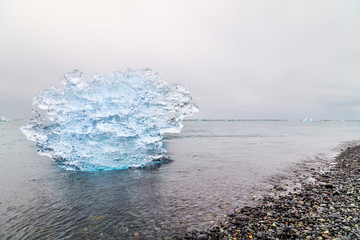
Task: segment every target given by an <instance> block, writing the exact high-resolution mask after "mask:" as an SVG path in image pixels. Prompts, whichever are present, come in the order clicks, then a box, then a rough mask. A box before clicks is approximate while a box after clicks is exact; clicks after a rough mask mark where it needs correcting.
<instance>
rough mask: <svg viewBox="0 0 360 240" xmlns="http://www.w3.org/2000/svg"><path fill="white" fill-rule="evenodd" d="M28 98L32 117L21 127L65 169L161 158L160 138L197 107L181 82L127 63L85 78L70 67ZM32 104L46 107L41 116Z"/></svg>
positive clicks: (176, 130) (110, 167)
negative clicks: (56, 83)
mask: <svg viewBox="0 0 360 240" xmlns="http://www.w3.org/2000/svg"><path fill="white" fill-rule="evenodd" d="M61 79H62V87H63V88H62V89H61V88H56V87H52V88H49V89H45V90H43V91H42V92H40V93H39V94H38V95H37V96H36V97H35V98H34V99H33V107H34V108H33V110H32V114H33V116H32V118H31V119H30V120H29V122H28V123H27V124H26V125H25V126H22V127H21V131H22V132H23V133H24V134H25V135H26V137H27V138H28V139H29V140H32V141H35V142H36V146H37V151H38V153H39V154H41V155H46V156H48V157H50V158H52V159H54V160H55V161H56V162H57V163H58V164H59V165H60V166H61V167H62V168H63V169H65V170H78V171H102V170H105V171H106V170H117V169H126V168H137V167H143V166H147V165H151V164H153V163H154V162H159V161H160V160H161V159H166V158H167V157H168V156H167V151H166V148H165V146H164V145H163V142H162V138H163V135H164V134H165V133H179V132H180V131H181V129H182V127H183V125H182V120H183V118H184V117H185V116H190V115H192V114H193V113H195V112H198V108H197V106H196V104H195V102H194V101H193V99H192V98H191V96H190V91H189V90H188V88H187V87H185V86H184V85H180V84H171V83H167V82H165V81H163V80H162V78H161V77H160V75H159V74H157V73H155V72H153V71H151V70H150V69H138V70H132V69H128V70H125V71H116V72H113V73H110V74H103V75H100V74H98V75H95V76H93V77H92V78H91V79H87V78H86V77H85V74H84V73H82V72H80V71H78V70H74V71H72V72H69V73H67V74H65V75H64V76H63V77H62V78H61ZM36 108H39V109H43V110H45V111H46V119H45V120H44V121H43V120H42V117H41V116H40V114H39V113H38V111H37V110H36Z"/></svg>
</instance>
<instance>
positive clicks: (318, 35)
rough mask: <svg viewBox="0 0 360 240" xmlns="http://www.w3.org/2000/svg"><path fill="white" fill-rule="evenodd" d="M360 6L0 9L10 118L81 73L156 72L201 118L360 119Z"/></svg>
mask: <svg viewBox="0 0 360 240" xmlns="http://www.w3.org/2000/svg"><path fill="white" fill-rule="evenodd" d="M359 13H360V1H357V0H353V1H348V0H336V1H333V0H308V1H304V0H301V1H289V0H282V1H276V0H271V1H268V0H264V1H261V0H257V1H240V0H233V1H231V0H218V1H212V0H188V1H187V0H178V1H172V0H163V1H160V0H151V1H149V0H144V1H140V0H101V1H100V0H0V81H1V86H0V117H1V116H5V117H8V118H28V117H30V115H31V102H32V98H33V97H34V96H35V95H36V94H37V93H38V92H39V91H41V90H42V89H44V88H48V87H50V86H58V85H59V76H60V75H62V74H64V73H66V72H69V71H71V70H73V69H79V70H81V71H83V72H85V73H86V74H87V75H88V76H90V77H91V76H92V75H93V74H95V73H109V72H113V71H115V70H121V69H126V68H145V67H149V68H152V69H153V70H154V71H156V72H158V73H160V75H161V76H162V77H163V78H164V80H165V81H168V82H177V83H183V84H185V85H187V86H188V87H189V88H190V90H191V92H192V96H193V98H194V99H195V101H196V102H197V104H198V105H199V107H200V112H201V113H200V114H198V115H196V116H194V117H196V118H198V117H199V118H282V119H283V118H286V119H302V118H305V117H311V118H313V119H360V14H359Z"/></svg>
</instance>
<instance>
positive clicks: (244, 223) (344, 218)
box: [183, 146, 360, 240]
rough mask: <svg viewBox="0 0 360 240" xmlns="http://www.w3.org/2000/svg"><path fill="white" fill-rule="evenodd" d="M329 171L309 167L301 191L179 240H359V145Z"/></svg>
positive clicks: (301, 179)
mask: <svg viewBox="0 0 360 240" xmlns="http://www.w3.org/2000/svg"><path fill="white" fill-rule="evenodd" d="M328 167H329V168H328V169H329V170H328V171H319V170H318V169H315V168H310V169H309V170H308V171H307V173H306V174H305V175H302V176H301V177H300V176H299V179H297V181H298V182H299V183H300V184H301V187H300V188H298V189H296V188H295V190H294V189H292V190H293V191H287V190H286V189H285V188H284V187H283V186H281V185H278V186H275V187H274V189H275V191H276V193H277V194H275V195H274V196H267V197H264V198H263V199H262V200H260V202H259V204H257V205H256V206H251V207H250V206H245V207H242V208H240V209H236V210H234V213H232V214H229V215H228V217H227V218H226V219H225V220H223V221H222V222H219V223H218V224H216V225H215V226H213V227H211V228H210V229H209V230H208V231H206V232H191V233H187V234H186V235H185V236H184V237H183V239H186V240H203V239H204V240H205V239H226V240H228V239H229V240H230V239H231V240H236V239H339V240H340V239H341V240H346V239H360V146H355V147H348V148H346V149H345V150H343V151H342V152H341V153H340V154H339V155H338V156H337V157H336V158H335V159H334V161H333V162H332V163H331V164H330V163H328Z"/></svg>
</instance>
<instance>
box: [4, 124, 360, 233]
mask: <svg viewBox="0 0 360 240" xmlns="http://www.w3.org/2000/svg"><path fill="white" fill-rule="evenodd" d="M25 123H26V121H25V120H12V121H8V122H0V239H86V238H88V239H171V238H172V237H176V236H181V235H182V234H184V233H185V232H186V231H189V230H192V229H204V228H206V227H209V226H211V225H213V224H214V223H215V222H216V221H218V220H221V219H222V218H224V216H225V215H226V214H227V213H230V212H231V211H232V210H233V209H234V208H236V207H238V206H243V205H245V204H250V203H251V201H252V199H253V197H254V195H255V196H261V195H262V194H264V193H266V191H269V179H271V177H272V176H274V175H277V174H282V173H284V172H287V171H289V169H291V168H293V167H294V165H295V164H296V163H300V162H302V161H304V160H308V159H317V158H322V159H331V158H332V157H333V156H335V155H336V153H337V152H338V151H339V149H340V148H341V147H343V146H344V145H345V144H347V143H349V142H351V141H358V140H359V139H360V122H359V121H320V122H316V121H314V122H302V121H185V122H184V128H183V131H182V132H181V133H180V134H176V135H169V136H166V137H165V143H166V146H167V149H168V152H169V155H170V156H171V158H172V159H173V160H174V161H173V162H170V163H167V164H163V165H160V166H156V167H150V168H145V169H132V170H118V171H108V172H72V171H63V170H61V169H60V168H59V167H58V166H57V165H56V163H55V162H53V161H52V160H51V159H49V158H47V157H44V156H39V155H38V154H37V153H36V149H35V146H34V143H33V142H31V141H28V140H26V138H25V136H24V135H23V134H22V133H21V132H20V130H19V127H20V126H21V125H23V124H25Z"/></svg>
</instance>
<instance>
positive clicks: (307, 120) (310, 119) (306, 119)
mask: <svg viewBox="0 0 360 240" xmlns="http://www.w3.org/2000/svg"><path fill="white" fill-rule="evenodd" d="M302 121H303V122H312V121H313V120H312V118H305V119H304V120H302Z"/></svg>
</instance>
